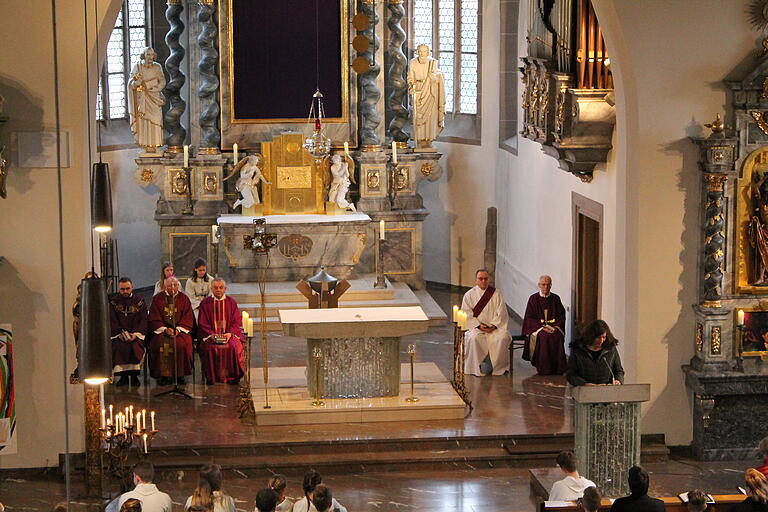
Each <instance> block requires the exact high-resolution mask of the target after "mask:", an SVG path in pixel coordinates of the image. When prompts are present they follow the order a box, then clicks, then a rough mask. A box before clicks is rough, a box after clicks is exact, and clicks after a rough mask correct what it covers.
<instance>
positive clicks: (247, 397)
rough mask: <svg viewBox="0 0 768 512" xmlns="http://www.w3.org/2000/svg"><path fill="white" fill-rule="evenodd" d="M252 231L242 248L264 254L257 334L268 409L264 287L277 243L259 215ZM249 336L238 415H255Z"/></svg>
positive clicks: (244, 239) (274, 236) (267, 349)
mask: <svg viewBox="0 0 768 512" xmlns="http://www.w3.org/2000/svg"><path fill="white" fill-rule="evenodd" d="M253 224H254V228H255V229H254V232H253V235H245V236H244V237H243V248H244V249H250V250H252V251H253V253H254V256H255V257H258V256H264V258H266V261H265V262H264V264H263V265H259V267H258V274H257V275H258V280H259V295H260V304H259V320H260V321H259V336H260V346H261V364H262V370H263V375H264V409H270V408H271V406H270V405H269V390H268V388H267V384H268V383H269V347H268V346H267V308H266V297H265V292H266V287H267V269H268V268H269V250H270V249H272V248H273V247H275V246H276V245H277V235H275V234H274V233H267V229H266V225H267V219H265V218H263V217H261V218H258V219H254V220H253ZM251 339H252V338H251V337H250V336H248V346H247V354H246V358H247V361H248V371H247V372H246V373H245V379H243V386H241V387H240V400H239V403H238V411H239V412H240V417H243V416H245V415H253V416H255V414H256V411H255V410H254V407H253V397H252V395H251Z"/></svg>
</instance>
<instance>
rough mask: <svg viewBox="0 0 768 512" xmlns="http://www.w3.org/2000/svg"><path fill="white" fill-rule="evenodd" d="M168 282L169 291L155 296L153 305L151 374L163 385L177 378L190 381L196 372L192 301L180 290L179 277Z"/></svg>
mask: <svg viewBox="0 0 768 512" xmlns="http://www.w3.org/2000/svg"><path fill="white" fill-rule="evenodd" d="M164 283H165V290H163V291H162V292H160V293H158V294H157V295H155V296H154V297H152V306H150V308H149V332H150V333H152V339H151V340H150V342H149V374H150V375H151V376H152V378H154V379H157V383H158V385H160V386H164V385H167V384H171V383H172V382H173V379H174V378H175V379H176V383H177V384H186V379H185V376H187V375H191V374H192V336H191V335H190V332H191V331H192V328H193V327H194V325H195V317H194V316H193V315H192V303H191V302H190V301H189V297H187V296H186V295H184V294H183V293H179V280H178V279H176V277H175V276H171V277H168V278H167V279H166V280H165V281H164ZM174 359H175V362H174Z"/></svg>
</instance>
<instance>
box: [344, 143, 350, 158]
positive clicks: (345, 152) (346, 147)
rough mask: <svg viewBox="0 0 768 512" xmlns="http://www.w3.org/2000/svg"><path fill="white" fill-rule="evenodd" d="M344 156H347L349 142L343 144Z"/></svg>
mask: <svg viewBox="0 0 768 512" xmlns="http://www.w3.org/2000/svg"><path fill="white" fill-rule="evenodd" d="M344 154H345V155H347V156H349V142H345V143H344Z"/></svg>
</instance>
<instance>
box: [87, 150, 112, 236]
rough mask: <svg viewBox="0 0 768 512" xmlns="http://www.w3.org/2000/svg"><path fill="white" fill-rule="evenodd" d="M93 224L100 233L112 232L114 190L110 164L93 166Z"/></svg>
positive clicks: (101, 163)
mask: <svg viewBox="0 0 768 512" xmlns="http://www.w3.org/2000/svg"><path fill="white" fill-rule="evenodd" d="M91 222H92V224H93V229H94V230H95V231H98V232H99V233H107V232H109V231H111V230H112V189H111V185H110V179H109V164H107V163H104V162H98V163H95V164H93V172H92V174H91Z"/></svg>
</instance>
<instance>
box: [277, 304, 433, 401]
mask: <svg viewBox="0 0 768 512" xmlns="http://www.w3.org/2000/svg"><path fill="white" fill-rule="evenodd" d="M280 322H281V323H282V325H283V333H284V334H286V335H288V336H301V337H304V338H307V359H308V365H307V387H308V388H309V392H310V395H312V396H316V395H315V392H316V385H315V384H316V382H317V380H316V377H317V372H320V386H321V389H320V396H321V397H323V398H371V397H383V396H397V395H399V394H400V337H401V336H405V335H407V334H416V333H420V332H426V331H427V329H428V327H429V319H428V318H427V315H425V314H424V311H423V310H422V309H421V307H419V306H411V307H385V308H341V309H292V310H280ZM315 348H319V349H320V350H321V352H322V357H321V358H320V360H319V363H318V362H317V360H316V359H315V358H314V357H313V356H312V354H313V352H314V350H315Z"/></svg>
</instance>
